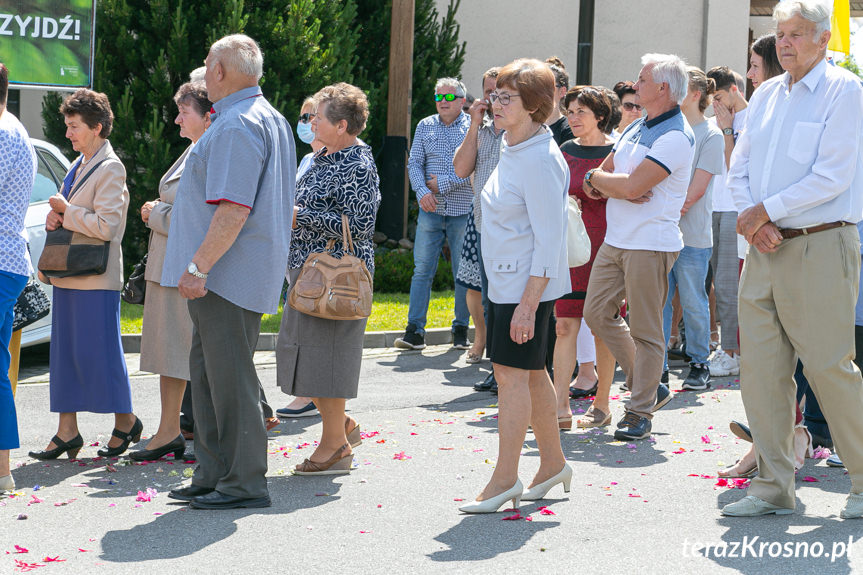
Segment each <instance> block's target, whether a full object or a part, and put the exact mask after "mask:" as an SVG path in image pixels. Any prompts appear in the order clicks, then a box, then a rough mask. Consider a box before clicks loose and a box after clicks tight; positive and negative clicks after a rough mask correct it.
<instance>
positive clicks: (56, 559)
mask: <svg viewBox="0 0 863 575" xmlns="http://www.w3.org/2000/svg"><path fill="white" fill-rule="evenodd" d="M42 561H44V562H45V563H60V562H61V561H65V559H60V556H59V555H57V556H56V557H48V556H47V555H46V556H45V557H44V558H43V559H42Z"/></svg>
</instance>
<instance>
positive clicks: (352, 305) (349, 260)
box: [288, 214, 372, 320]
mask: <svg viewBox="0 0 863 575" xmlns="http://www.w3.org/2000/svg"><path fill="white" fill-rule="evenodd" d="M335 242H336V240H330V241H329V243H328V244H327V248H326V251H324V252H320V253H313V254H309V257H307V258H306V263H304V264H303V268H302V270H301V271H300V275H299V276H298V277H297V281H295V282H294V285H293V287H292V288H291V293H290V295H289V296H288V305H290V306H291V307H292V308H294V309H295V310H297V311H298V312H301V313H304V314H306V315H311V316H315V317H320V318H323V319H337V320H345V319H363V318H366V317H369V316H370V315H371V313H372V276H371V274H370V273H369V270H368V268H367V267H366V263H365V262H364V261H363V260H361V259H360V258H358V257H356V256H355V255H354V241H353V238H352V237H351V230H350V228H349V227H348V217H347V216H346V215H344V214H342V244H343V245H344V247H345V253H344V256H342V258H337V257H334V256H333V255H332V254H330V252H331V251H332V249H333V246H334V245H335Z"/></svg>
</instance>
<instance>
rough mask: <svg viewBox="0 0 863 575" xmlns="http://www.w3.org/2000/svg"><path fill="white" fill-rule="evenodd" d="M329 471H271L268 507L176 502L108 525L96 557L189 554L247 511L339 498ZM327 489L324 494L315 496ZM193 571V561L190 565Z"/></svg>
mask: <svg viewBox="0 0 863 575" xmlns="http://www.w3.org/2000/svg"><path fill="white" fill-rule="evenodd" d="M334 478H337V477H334V476H329V477H313V478H295V477H270V478H269V481H268V484H269V490H270V497H271V499H272V501H273V506H272V507H267V508H263V509H230V510H224V511H209V510H200V509H191V508H189V507H187V506H186V505H184V504H182V503H181V502H179V501H178V502H177V507H178V508H177V510H176V511H171V512H169V513H165V514H163V515H159V516H157V517H156V518H155V519H154V520H153V521H151V522H150V523H146V524H143V525H136V526H135V527H132V528H131V529H124V530H115V531H109V532H107V533H106V534H105V536H104V537H103V538H102V541H101V545H102V554H101V555H100V558H101V559H103V560H105V561H111V562H114V563H136V562H140V561H155V560H160V559H175V558H179V557H186V556H188V555H192V554H194V553H196V552H197V551H200V550H202V549H205V548H207V547H209V546H210V545H212V544H214V543H217V542H219V541H222V540H223V539H227V538H228V537H230V536H231V535H233V534H234V533H235V532H236V531H237V524H236V521H237V520H240V519H242V518H243V517H247V516H249V515H274V516H275V515H284V514H287V513H292V512H294V511H297V510H299V509H311V508H314V507H319V506H321V505H325V504H326V503H329V502H331V501H335V500H338V499H339V497H338V496H336V495H335V494H336V493H337V492H338V491H339V489H341V484H340V483H336V482H334ZM320 492H326V493H327V495H328V496H327V497H315V496H314V495H315V494H316V493H320ZM191 570H192V571H194V567H192V569H191Z"/></svg>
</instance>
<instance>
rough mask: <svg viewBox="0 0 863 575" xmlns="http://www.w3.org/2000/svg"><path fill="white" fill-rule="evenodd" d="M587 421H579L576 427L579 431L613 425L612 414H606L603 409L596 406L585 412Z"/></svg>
mask: <svg viewBox="0 0 863 575" xmlns="http://www.w3.org/2000/svg"><path fill="white" fill-rule="evenodd" d="M584 416H585V419H579V420H578V421H577V422H576V425H577V426H578V428H579V429H588V428H591V427H605V426H606V425H608V424H609V423H611V414H610V413H604V412H603V411H602V410H601V409H599V408H596V407H594V406H592V405H591V406H590V407H588V408H587V411H585V412H584Z"/></svg>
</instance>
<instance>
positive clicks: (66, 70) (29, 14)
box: [0, 0, 96, 88]
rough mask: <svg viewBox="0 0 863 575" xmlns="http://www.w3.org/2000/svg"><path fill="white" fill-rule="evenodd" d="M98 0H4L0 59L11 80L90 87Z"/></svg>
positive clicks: (36, 84)
mask: <svg viewBox="0 0 863 575" xmlns="http://www.w3.org/2000/svg"><path fill="white" fill-rule="evenodd" d="M95 30H96V0H4V2H3V3H2V6H0V62H3V63H4V64H5V65H6V67H7V68H9V83H10V84H14V85H16V86H33V87H40V88H44V87H51V86H55V87H61V88H80V87H88V86H91V85H92V83H93V79H92V77H93V52H94V50H95V47H96V46H95Z"/></svg>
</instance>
